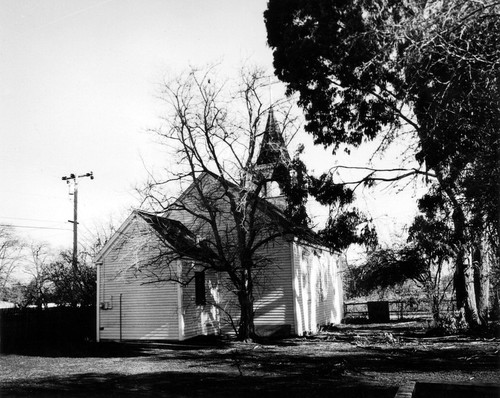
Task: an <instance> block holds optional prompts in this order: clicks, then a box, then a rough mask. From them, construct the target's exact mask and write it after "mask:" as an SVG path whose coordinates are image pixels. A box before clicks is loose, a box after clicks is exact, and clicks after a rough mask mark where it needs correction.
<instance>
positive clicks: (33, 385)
mask: <svg viewBox="0 0 500 398" xmlns="http://www.w3.org/2000/svg"><path fill="white" fill-rule="evenodd" d="M421 326H422V325H419V324H416V323H398V324H388V325H370V326H368V325H364V326H361V325H358V326H347V325H342V326H339V327H335V328H331V329H330V330H328V331H325V332H322V333H321V334H320V335H317V336H314V337H307V338H306V337H304V338H291V339H285V340H275V341H267V342H264V341H263V342H261V343H239V342H235V341H231V340H221V339H213V338H206V339H198V340H197V341H191V342H188V343H185V344H167V343H156V344H144V343H143V344H137V343H135V344H133V343H128V344H117V343H106V344H104V343H101V344H95V343H94V344H92V343H88V344H86V345H82V346H78V347H75V346H66V347H64V346H59V347H50V348H49V347H38V348H37V349H31V350H27V351H26V352H22V353H12V354H4V355H0V397H18V396H30V397H45V396H51V397H52V396H64V397H68V396H77V397H83V396H86V397H87V396H102V397H104V396H120V397H121V396H168V397H192V396H203V397H207V396H209V397H211V396H215V397H229V396H231V397H234V396H236V397H238V398H240V397H258V398H261V397H268V396H269V397H270V396H273V397H281V396H288V397H312V396H328V397H330V396H331V397H334V396H338V397H393V396H394V395H395V394H396V392H397V390H398V387H399V386H400V385H402V384H404V383H406V382H408V381H412V380H415V381H427V382H429V381H430V382H432V381H439V382H453V383H500V362H499V348H500V339H498V338H489V337H482V338H478V337H470V336H463V335H462V336H445V337H428V336H426V335H425V334H424V330H423V329H422V327H421ZM499 396H500V390H499Z"/></svg>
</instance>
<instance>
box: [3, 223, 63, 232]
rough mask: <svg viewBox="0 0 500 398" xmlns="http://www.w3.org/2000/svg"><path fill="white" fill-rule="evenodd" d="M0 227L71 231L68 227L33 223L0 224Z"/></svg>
mask: <svg viewBox="0 0 500 398" xmlns="http://www.w3.org/2000/svg"><path fill="white" fill-rule="evenodd" d="M0 227H13V228H31V229H57V230H59V231H71V229H68V228H56V227H39V226H34V225H15V224H0Z"/></svg>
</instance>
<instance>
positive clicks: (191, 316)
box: [181, 270, 220, 339]
mask: <svg viewBox="0 0 500 398" xmlns="http://www.w3.org/2000/svg"><path fill="white" fill-rule="evenodd" d="M181 289H182V315H183V323H184V325H183V329H184V338H185V339H189V338H191V337H195V336H200V335H212V334H217V333H219V327H220V325H219V319H218V311H217V308H216V305H215V304H217V302H218V293H217V291H218V281H217V275H216V274H215V272H213V271H208V270H207V271H206V272H205V292H206V294H205V298H206V304H205V305H196V301H195V298H196V294H195V281H194V279H192V280H191V282H190V283H189V284H188V285H187V286H185V287H182V288H181Z"/></svg>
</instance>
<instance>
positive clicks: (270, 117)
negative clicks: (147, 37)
mask: <svg viewBox="0 0 500 398" xmlns="http://www.w3.org/2000/svg"><path fill="white" fill-rule="evenodd" d="M220 76H221V73H220V72H219V71H218V68H217V67H210V68H207V69H204V70H197V69H191V70H189V71H188V72H187V73H185V74H183V75H181V76H180V77H179V78H177V79H176V80H173V81H171V82H169V83H166V84H164V86H163V91H162V99H163V100H164V102H165V105H166V109H167V113H166V115H165V117H164V122H165V123H164V125H163V126H162V127H161V128H160V129H158V130H155V131H154V133H155V136H156V137H157V138H158V139H159V141H160V143H161V144H163V145H164V146H165V148H166V149H167V151H168V152H169V155H170V156H171V157H170V158H169V161H168V166H167V168H166V170H165V174H164V175H163V176H162V178H163V179H160V178H159V176H157V175H153V174H151V175H150V179H149V181H148V183H147V185H146V187H145V188H144V189H143V190H142V191H141V194H142V195H143V198H144V206H146V207H148V208H149V209H153V210H156V211H157V212H158V214H161V215H162V216H164V217H161V218H155V217H154V216H151V217H150V223H151V224H152V225H156V226H157V230H158V231H168V233H167V234H163V236H164V240H165V242H164V243H165V244H164V245H163V247H162V254H161V255H160V256H159V257H158V258H157V260H156V261H149V262H148V264H142V265H143V266H144V267H143V268H144V269H147V270H149V272H150V273H151V274H154V276H155V279H156V280H162V281H166V280H169V281H172V280H173V281H177V282H179V283H184V284H185V283H189V281H190V280H191V279H193V278H194V274H193V273H190V272H187V273H184V274H179V272H178V268H177V265H176V264H177V261H178V260H188V261H192V262H193V264H196V265H193V267H195V266H196V267H197V268H198V269H200V268H201V269H203V270H205V271H209V272H213V273H217V274H218V275H222V278H221V279H222V281H223V282H225V283H227V284H228V285H229V287H228V291H230V292H231V294H234V296H235V298H236V299H237V303H238V307H239V320H238V321H237V335H238V338H239V339H242V340H245V339H248V338H252V337H253V336H254V334H255V330H254V301H255V297H254V292H255V288H256V286H255V285H256V283H258V280H259V277H260V276H262V274H263V272H262V271H263V270H264V269H265V267H267V266H268V265H269V260H268V259H267V258H266V257H265V256H263V255H261V254H260V250H261V249H263V248H264V247H265V246H266V245H268V244H269V243H270V242H272V241H273V240H275V239H276V238H278V237H280V236H283V234H284V233H286V232H287V229H291V228H292V224H291V223H289V222H287V220H286V219H285V218H284V217H283V213H281V212H280V211H279V210H277V208H276V207H275V206H274V205H272V204H271V203H269V202H267V201H263V200H262V199H261V198H260V195H261V194H262V193H263V192H264V191H267V190H269V189H271V186H272V183H274V184H275V188H276V184H277V185H278V186H281V187H282V188H284V187H285V186H288V187H290V185H291V184H292V185H293V184H294V181H295V180H294V178H293V176H294V173H293V172H290V170H291V168H293V167H292V166H293V161H292V160H291V159H290V157H289V155H288V153H287V152H286V151H284V150H283V148H284V145H274V144H275V143H269V145H268V148H267V149H266V150H267V154H268V155H269V154H271V153H272V155H273V156H271V157H272V161H271V160H269V159H267V160H266V162H267V164H266V165H264V164H263V163H264V162H263V161H262V158H261V161H260V162H259V161H257V157H258V156H259V148H260V146H261V141H262V139H263V133H264V131H265V126H266V125H265V123H266V120H267V129H268V130H269V129H274V130H273V131H274V132H275V133H279V134H278V136H280V137H281V136H282V135H281V133H280V132H278V131H277V125H276V122H275V120H274V112H275V113H276V114H279V117H280V119H281V123H280V124H281V126H282V127H283V129H284V131H285V134H287V137H290V135H291V134H294V133H295V132H296V131H297V127H296V124H295V123H296V121H295V119H294V118H293V117H292V105H291V103H290V102H289V101H288V100H278V101H275V102H274V103H273V104H272V106H268V105H267V100H264V98H268V96H269V77H268V76H266V75H265V73H264V72H262V71H260V70H252V71H243V72H242V73H241V78H240V79H239V81H238V84H236V85H234V84H232V82H230V81H223V82H221V81H219V80H218V79H219V77H220ZM262 156H264V155H262ZM271 157H270V158H271ZM172 186H176V187H178V188H180V189H179V191H180V192H183V193H182V194H181V195H180V196H177V195H175V194H174V192H173V191H172V190H169V189H171V188H172ZM165 217H167V219H168V220H169V221H168V222H166V221H165V220H166V218H165Z"/></svg>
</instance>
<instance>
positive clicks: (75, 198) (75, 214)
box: [62, 171, 94, 275]
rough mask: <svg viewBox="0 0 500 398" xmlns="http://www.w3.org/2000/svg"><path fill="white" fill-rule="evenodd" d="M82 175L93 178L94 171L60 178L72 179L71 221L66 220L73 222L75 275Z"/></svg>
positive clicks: (74, 269)
mask: <svg viewBox="0 0 500 398" xmlns="http://www.w3.org/2000/svg"><path fill="white" fill-rule="evenodd" d="M83 177H90V179H91V180H93V179H94V173H93V172H92V171H91V172H90V173H86V174H82V175H79V176H77V175H75V174H70V175H69V176H65V177H63V178H62V180H63V181H66V183H68V184H69V183H70V181H73V221H71V220H68V222H70V223H73V272H74V274H75V275H76V274H77V271H78V179H79V178H83Z"/></svg>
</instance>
